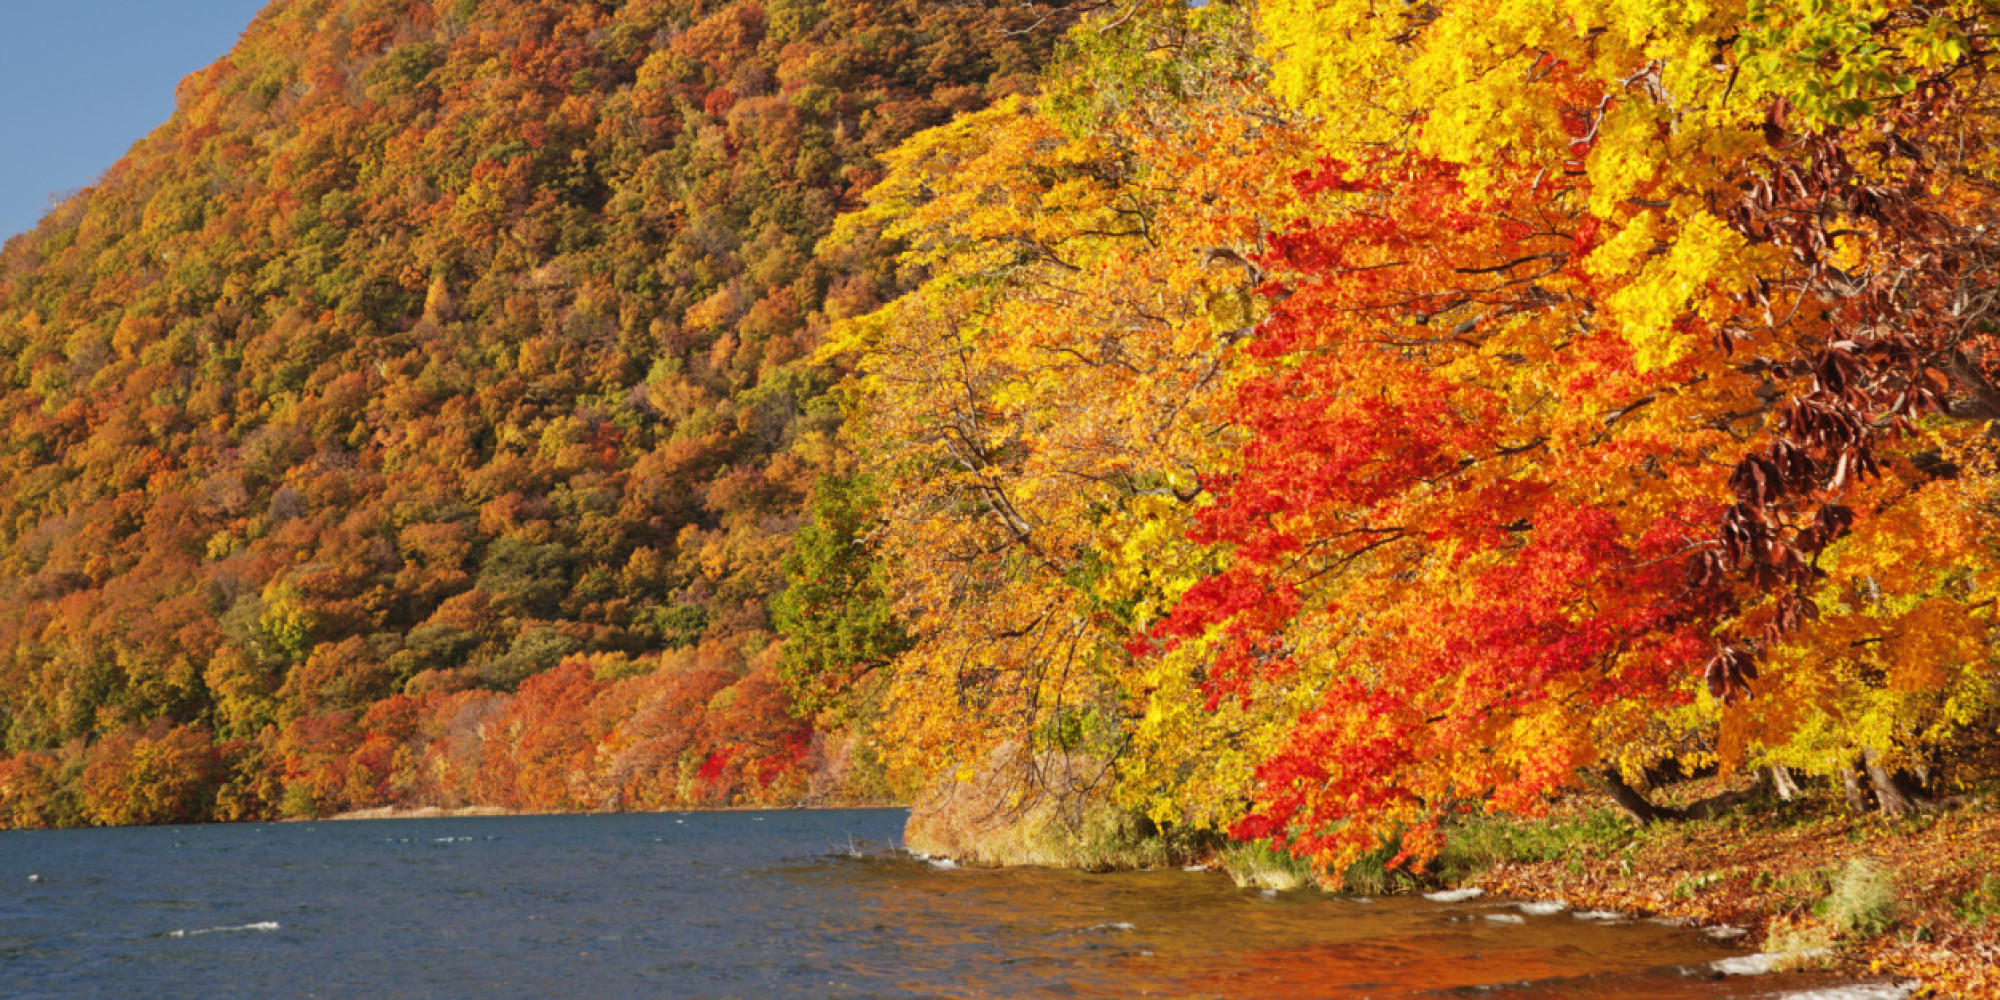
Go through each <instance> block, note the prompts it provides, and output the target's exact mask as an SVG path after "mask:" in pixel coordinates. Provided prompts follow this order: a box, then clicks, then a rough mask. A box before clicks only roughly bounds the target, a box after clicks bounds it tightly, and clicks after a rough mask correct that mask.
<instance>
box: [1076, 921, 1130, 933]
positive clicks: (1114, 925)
mask: <svg viewBox="0 0 2000 1000" xmlns="http://www.w3.org/2000/svg"><path fill="white" fill-rule="evenodd" d="M1138 929H1139V925H1138V924H1135V923H1133V922H1131V921H1130V920H1113V921H1112V922H1110V923H1108V924H1091V925H1090V926H1089V927H1085V928H1084V930H1085V931H1136V930H1138Z"/></svg>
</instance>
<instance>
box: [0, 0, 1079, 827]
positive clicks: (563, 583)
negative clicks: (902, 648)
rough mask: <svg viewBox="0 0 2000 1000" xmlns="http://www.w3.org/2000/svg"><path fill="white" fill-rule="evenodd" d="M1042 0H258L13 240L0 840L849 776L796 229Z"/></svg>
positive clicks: (970, 83)
mask: <svg viewBox="0 0 2000 1000" xmlns="http://www.w3.org/2000/svg"><path fill="white" fill-rule="evenodd" d="M1052 13H1060V12H1059V11H1052V10H1050V9H1049V8H1047V7H1044V6H1042V5H1033V4H1030V5H997V4H996V5H959V4H933V3H924V2H917V0H887V2H857V0H772V2H768V3H757V2H750V0H741V2H714V0H632V2H622V3H607V2H598V0H574V2H570V0H434V2H433V0H276V2H274V3H273V4H272V5H271V6H270V7H269V8H268V9H266V10H265V11H264V12H263V13H262V14H261V15H260V16H259V17H258V18H257V20H256V22H255V23H254V24H252V25H251V26H250V27H249V30H248V31H247V32H246V34H245V35H244V37H243V39H242V41H241V43H240V44H239V45H238V46H237V47H236V48H235V50H234V51H233V52H231V53H230V55H229V56H228V57H226V58H225V59H223V60H222V61H220V62H218V63H216V64H215V65H214V66H211V67H210V68H208V69H206V70H204V71H202V72H200V73H197V74H195V75H193V76H191V77H189V78H188V79H187V80H186V81H185V82H184V83H183V84H182V86H181V88H180V91H179V94H178V110H177V111H176V112H175V114H174V115H173V118H172V120H171V121H169V122H168V123H167V124H166V125H164V126H163V127H161V128H160V129H159V130H158V131H156V132H155V133H153V134H152V135H151V136H149V137H147V138H146V139H145V140H143V141H142V142H140V143H139V144H138V145H136V146H135V147H134V148H133V149H132V150H131V152H130V154H129V155H128V156H126V157H125V158H124V159H123V160H122V161H121V162H120V163H119V164H118V165H117V166H115V167H114V168H113V169H112V170H111V171H110V172H109V173H108V174H107V175H106V176H105V177H104V178H103V179H102V180H101V181H99V182H98V183H97V184H95V185H94V186H92V187H90V188H89V189H87V190H85V191H84V192H82V193H81V194H79V195H77V196H75V197H73V198H72V199H71V200H69V201H68V202H67V203H66V204H63V205H62V206H60V207H58V208H57V209H55V210H54V211H53V212H51V213H50V215H49V216H48V218H47V219H45V220H44V221H43V223H42V224H41V225H40V226H39V227H38V228H37V229H36V230H35V231H34V232H32V233H30V234H27V235H24V236H21V237H19V238H17V239H14V240H12V241H10V242H9V243H8V245H7V247H6V249H5V252H4V254H0V356H4V357H5V358H7V359H8V363H7V364H6V365H5V366H0V734H4V751H5V754H4V756H5V760H4V763H0V825H43V824H75V823H144V822H159V821H167V820H190V819H201V818H218V819H232V818H248V817H266V816H273V815H280V814H283V815H313V814H321V813H326V812H330V811H337V810H341V809H346V808H351V807H357V806H367V805H377V804H382V803H385V802H409V803H424V804H440V805H451V804H458V803H463V802H479V803H490V804H498V805H509V806H516V807H521V808H538V809H553V808H600V807H622V806H661V805H672V804H694V803H712V802H727V801H733V800H760V801H761V800H776V799H788V798H796V797H798V796H799V795H802V794H805V793H807V792H808V790H809V789H808V785H810V784H811V778H810V776H811V775H815V774H827V775H831V776H832V777H831V778H828V779H826V780H824V781H822V782H821V784H822V785H825V786H826V787H825V788H822V789H820V790H821V791H822V792H823V793H825V794H835V793H836V792H838V790H839V789H840V788H841V787H844V786H843V785H842V782H843V781H846V780H847V779H846V778H844V777H842V775H846V774H848V773H849V771H850V770H852V769H850V768H848V767H847V756H846V750H845V749H844V745H837V746H832V747H829V746H827V745H826V743H825V741H824V740H816V739H815V737H814V735H813V733H812V731H811V729H810V728H809V727H808V726H807V725H805V724H804V723H802V722H801V721H799V720H798V719H797V718H795V717H794V715H793V714H792V713H791V712H790V710H789V702H788V700H787V698H786V697H785V695H784V694H783V692H782V690H781V687H780V685H779V684H778V682H777V679H776V674H775V672H774V663H775V642H776V634H775V632H774V630H773V627H772V624H771V620H770V616H769V612H768V610H767V607H766V605H767V601H768V599H769V598H770V596H771V595H772V594H773V593H774V592H775V591H776V590H778V589H779V588H780V587H781V584H782V571H781V568H780V564H781V560H782V558H783V556H784V553H785V552H786V549H787V544H788V538H789V536H790V534H791V532H792V531H793V529H794V527H795V524H796V522H797V521H798V518H799V512H800V510H801V504H802V502H803V498H804V497H805V496H806V495H807V493H808V492H809V491H810V490H811V488H812V484H813V483H814V482H815V481H816V479H817V478H818V477H820V476H821V475H823V474H827V473H829V472H837V471H838V470H839V467H840V464H841V459H840V457H839V453H840V446H839V444H838V442H837V441H836V440H835V431H836V428H837V426H838V423H839V416H838V412H837V408H836V407H835V406H834V405H833V404H832V402H830V400H829V398H828V396H827V390H828V388H829V385H830V384H831V382H832V380H833V375H832V373H831V370H830V369H829V368H828V367H826V366H824V365H821V364H817V363H815V362H814V361H813V359H812V357H811V355H812V352H813V349H814V347H815V346H816V344H817V343H818V342H819V339H820V338H821V336H822V334H823V331H824V330H825V329H827V327H828V326H829V325H830V324H831V323H833V322H836V321H838V320H841V319H843V318H846V317H849V316H852V315H856V314H859V313H863V312H866V311H868V310H869V309H872V308H874V307H876V306H878V305H880V304H881V303H882V302H883V301H885V300H886V298H888V297H889V295H890V293H891V291H892V281H893V275H892V268H891V266H890V263H889V261H888V259H887V258H886V256H885V255H884V254H883V253H880V252H878V251H876V250H875V249H874V248H872V247H868V246H858V247H855V248H853V249H851V250H848V251H844V252H842V253H839V254H832V255H824V254H817V253H816V252H815V248H816V246H817V244H818V243H819V241H820V239H821V238H822V237H823V236H824V235H825V234H826V233H827V232H828V231H829V230H830V228H831V226H832V224H833V220H834V219H835V217H836V216H837V215H838V214H839V213H841V212H842V211H844V210H849V209H853V208H856V207H858V206H859V205H860V196H861V194H862V193H863V192H864V191H866V190H867V189H868V188H870V187H871V186H872V185H874V184H875V183H876V181H877V180H878V179H879V178H880V176H881V167H880V165H879V162H878V159H877V157H878V155H879V154H880V153H881V152H883V151H885V150H887V149H889V148H892V147H893V146H894V145H896V144H897V143H898V142H900V141H902V140H903V139H905V138H907V137H909V136H910V135H912V134H914V133H916V132H918V131H920V130H922V129H925V128H928V127H932V126H936V125H940V124H942V123H944V122H946V121H948V120H949V119H950V118H951V117H952V116H954V115H956V114H959V113H964V112H969V111H974V110H977V109H979V108H981V107H984V106H986V105H987V104H988V103H990V102H991V101H993V100H995V99H997V98H1001V97H1005V96H1008V95H1012V94H1017V93H1021V92H1024V91H1027V90H1030V89H1032V88H1033V86H1034V85H1035V79H1036V73H1037V71H1038V69H1039V67H1040V65H1041V63H1042V61H1043V60H1044V58H1045V56H1046V53H1047V51H1048V49H1049V46H1050V45H1051V43H1052V41H1053V39H1054V38H1055V37H1056V36H1057V35H1058V34H1059V28H1056V27H1050V26H1049V25H1050V23H1051V22H1050V21H1049V15H1051V14H1052ZM863 763H864V764H865V761H864V762H863ZM853 773H854V774H855V775H857V777H855V778H854V780H855V781H857V782H860V784H859V785H857V786H856V787H857V789H859V791H858V792H857V793H856V794H864V795H865V794H879V789H877V790H871V789H870V786H868V784H867V779H866V777H865V776H866V774H867V773H870V772H868V770H867V768H866V767H865V766H864V767H862V768H861V769H860V770H859V771H854V772H853ZM828 782H831V784H828ZM842 794H845V793H842Z"/></svg>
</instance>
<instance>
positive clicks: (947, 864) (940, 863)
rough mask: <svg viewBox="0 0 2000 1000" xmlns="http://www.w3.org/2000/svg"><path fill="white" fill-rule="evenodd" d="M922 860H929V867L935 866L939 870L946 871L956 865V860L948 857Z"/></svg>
mask: <svg viewBox="0 0 2000 1000" xmlns="http://www.w3.org/2000/svg"><path fill="white" fill-rule="evenodd" d="M924 860H925V861H928V862H930V863H931V867H932V868H936V869H938V870H939V871H947V872H948V871H951V870H952V869H954V868H957V867H958V862H956V861H953V860H952V859H950V858H925V859H924Z"/></svg>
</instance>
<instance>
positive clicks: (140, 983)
mask: <svg viewBox="0 0 2000 1000" xmlns="http://www.w3.org/2000/svg"><path fill="white" fill-rule="evenodd" d="M904 815H905V814H904V813H903V812H901V811H899V810H854V811H825V812H803V811H775V812H766V813H741V812H737V813H690V814H671V813H668V814H648V815H604V816H545V817H544V816H535V817H476V818H474V817H468V818H451V819H420V820H418V819H413V820H370V821H347V822H319V823H286V824H269V825H241V826H202V827H155V828H146V829H117V830H78V831H51V832H17V833H0V997H6V998H42V997H49V998H58V997H59V998H91V997H116V998H120V1000H177V998H189V1000H196V998H199V1000H218V998H236V997H241V998H258V1000H270V998H290V997H300V998H306V997H327V998H347V997H355V998H364V997H365V998H404V997H408V998H429V997H449V998H458V997H465V998H481V1000H486V998H493V1000H504V998H524V1000H529V998H532V1000H567V998H580V1000H581V998H590V1000H599V998H604V1000H615V998H654V997H757V998H765V997H775V998H791V997H801V998H803V997H1043V996H1046V997H1077V996H1083V997H1127V996H1176V997H1228V998H1236V997H1243V998H1250V997H1259V998H1262V997H1339V998H1346V997H1355V998H1359V997H1372V998H1378V1000H1381V998H1401V997H1473V996H1480V997H1500V998H1522V1000H1526V998H1556V997H1561V998H1609V997H1646V998H1666V1000H1679V998H1725V997H1726V998H1749V997H1776V996H1788V995H1797V994H1799V993H1800V992H1801V991H1807V990H1812V989H1816V988H1821V987H1823V986H1825V985H1826V983H1825V982H1824V981H1822V980H1820V979H1813V978H1808V977H1800V976H1788V975H1773V976H1723V975H1720V974H1719V973H1718V972H1717V971H1716V970H1715V967H1714V966H1713V965H1712V963H1713V962H1715V961H1717V960H1718V959H1725V958H1727V957H1729V956H1732V955H1737V954H1740V953H1741V952H1740V951H1732V950H1731V949H1729V948H1727V947H1724V946H1722V945H1719V944H1717V943H1715V942H1713V941H1710V940H1708V939H1706V938H1704V937H1703V936H1702V935H1700V934H1698V933H1696V932H1694V931H1690V930H1683V929H1678V928H1672V927H1665V926H1661V925H1658V924H1653V923H1648V922H1644V921H1624V920H1611V921H1594V920H1584V919H1578V918H1577V917H1576V915H1574V914H1569V913H1554V914H1532V913H1530V914H1524V913H1523V912H1521V911H1520V910H1519V909H1518V908H1516V907H1513V906H1510V905H1509V904H1507V903H1504V902H1500V901H1492V900H1473V901H1467V902H1461V903H1451V904H1443V903H1436V902H1430V901H1427V900H1424V899H1421V898H1395V899H1380V900H1373V901H1368V902H1359V901H1355V900H1350V899H1343V898H1339V897H1333V896H1328V895H1325V894H1322V893H1318V892H1314V891H1305V892H1298V893H1285V894H1278V895H1269V894H1265V893H1262V892H1258V891H1256V890H1245V889H1238V888H1237V887H1236V886H1234V885H1233V884H1231V882H1230V881H1229V880H1228V879H1227V878H1223V877H1219V876H1216V875H1213V874H1208V873H1189V872H1183V871H1178V870H1175V871H1158V872H1135V873H1125V874H1117V875H1087V874H1080V873H1073V872H1056V871H1040V870H1011V871H991V870H967V869H959V870H947V869H944V868H940V867H937V866H934V865H931V864H927V863H925V862H924V861H921V860H918V859H914V858H911V857H908V856H907V855H904V854H901V853H900V852H899V851H898V850H897V849H896V848H897V845H898V843H899V833H900V831H901V828H902V825H903V820H904ZM31 876H33V877H35V879H34V880H32V881H31Z"/></svg>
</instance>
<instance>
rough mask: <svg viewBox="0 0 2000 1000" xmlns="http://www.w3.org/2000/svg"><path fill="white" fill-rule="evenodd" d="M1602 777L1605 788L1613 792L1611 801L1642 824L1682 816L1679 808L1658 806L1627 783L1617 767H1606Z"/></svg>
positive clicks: (1634, 820)
mask: <svg viewBox="0 0 2000 1000" xmlns="http://www.w3.org/2000/svg"><path fill="white" fill-rule="evenodd" d="M1600 777H1602V778H1603V779H1604V788H1605V790H1606V791H1608V792H1610V793H1611V801H1613V802H1615V803H1617V804H1618V808H1619V809H1621V810H1623V811H1624V812H1625V815H1627V816H1630V817H1632V821H1633V822H1635V823H1637V824H1639V825H1640V826H1645V825H1646V824H1648V823H1657V822H1659V821H1661V820H1663V819H1679V818H1681V814H1680V811H1679V810H1676V809H1667V808H1663V807H1660V806H1656V805H1654V804H1653V803H1652V802H1651V801H1650V800H1648V799H1647V798H1646V796H1644V795H1642V794H1640V792H1639V790H1638V789H1636V788H1633V787H1632V786H1631V785H1628V784H1626V783H1625V776H1624V775H1622V774H1620V773H1618V769H1617V768H1615V767H1607V768H1605V769H1604V770H1603V772H1602V773H1601V774H1600Z"/></svg>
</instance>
